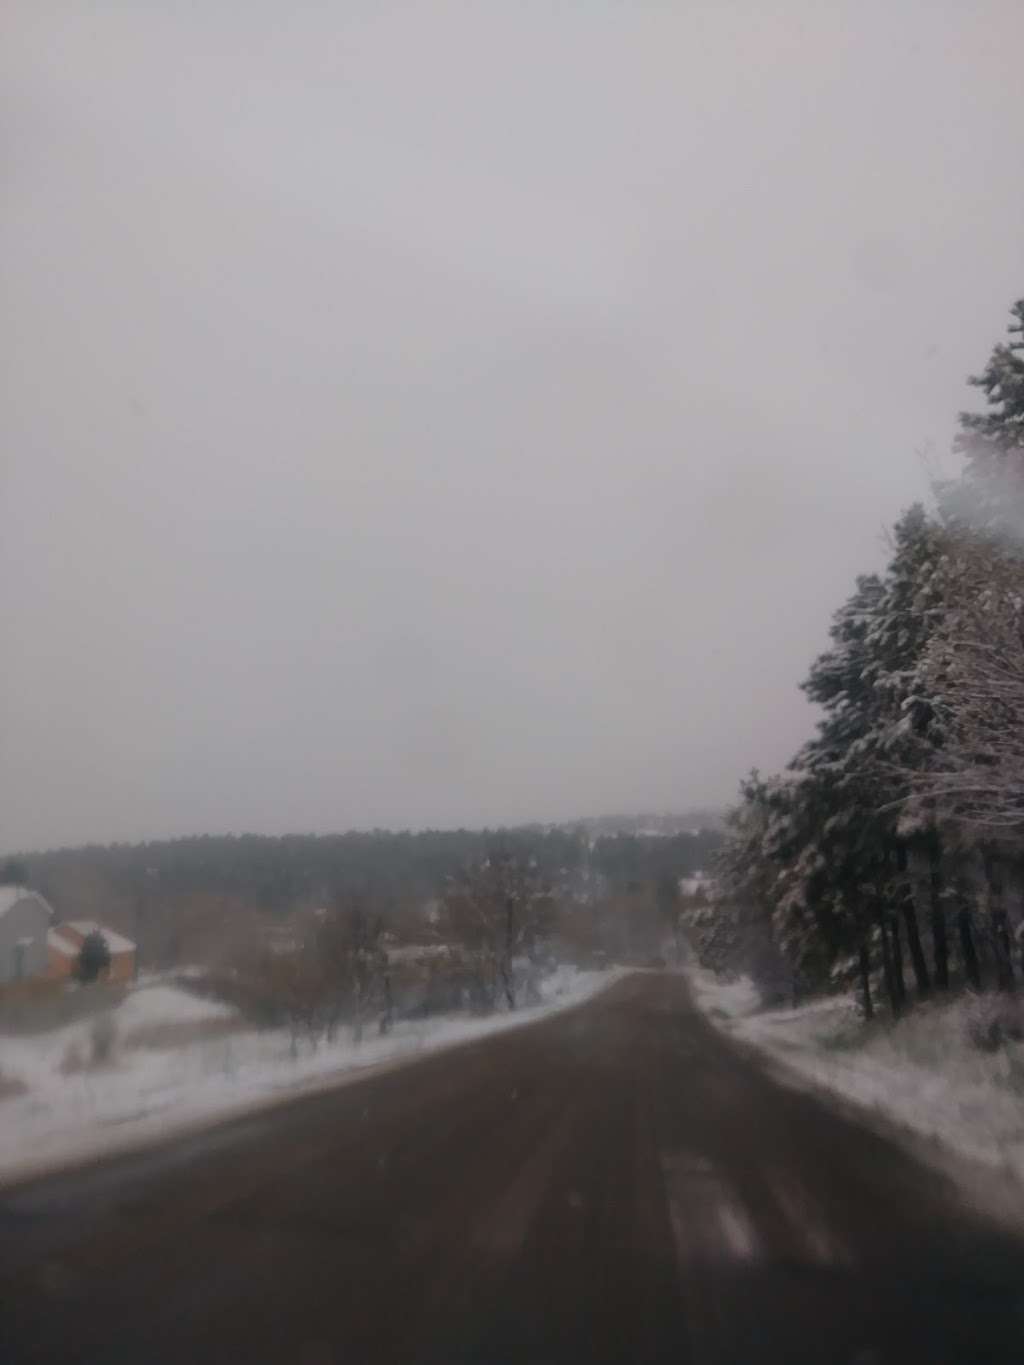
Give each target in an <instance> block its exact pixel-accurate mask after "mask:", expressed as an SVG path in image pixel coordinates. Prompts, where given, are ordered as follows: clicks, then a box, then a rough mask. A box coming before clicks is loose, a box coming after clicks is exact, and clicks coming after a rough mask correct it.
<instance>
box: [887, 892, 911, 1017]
mask: <svg viewBox="0 0 1024 1365" xmlns="http://www.w3.org/2000/svg"><path fill="white" fill-rule="evenodd" d="M888 920H889V929H890V932H891V934H892V979H893V986H894V989H895V993H896V999H897V1000H898V1001H899V1013H901V1014H902V1013H903V1009H904V1007H905V1005H906V1003H907V983H906V981H905V980H904V979H903V944H902V943H901V942H900V922H899V918H898V916H897V915H895V914H894V913H892V912H891V911H890V913H889V915H888Z"/></svg>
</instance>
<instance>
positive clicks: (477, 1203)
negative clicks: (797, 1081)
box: [0, 975, 1024, 1365]
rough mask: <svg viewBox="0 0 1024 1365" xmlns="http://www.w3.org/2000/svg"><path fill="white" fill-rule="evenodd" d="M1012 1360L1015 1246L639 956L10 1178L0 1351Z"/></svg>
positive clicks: (869, 1362)
mask: <svg viewBox="0 0 1024 1365" xmlns="http://www.w3.org/2000/svg"><path fill="white" fill-rule="evenodd" d="M1021 1360H1024V1248H1022V1246H1021V1245H1020V1244H1019V1243H1017V1242H1016V1241H1014V1240H1012V1239H1010V1238H1009V1237H1008V1236H1007V1235H1006V1234H1004V1233H1001V1232H1000V1231H998V1230H997V1229H996V1228H994V1227H992V1226H987V1225H986V1224H985V1223H984V1222H983V1221H981V1220H980V1219H979V1217H978V1216H977V1215H974V1214H972V1213H971V1212H970V1211H969V1210H968V1209H966V1208H965V1207H964V1206H963V1204H962V1203H961V1202H959V1201H958V1199H957V1196H956V1194H955V1191H954V1190H953V1189H952V1187H951V1186H950V1185H949V1184H948V1183H947V1182H946V1181H945V1180H944V1178H943V1177H942V1176H940V1175H939V1174H937V1173H936V1172H934V1171H933V1170H931V1169H930V1168H927V1167H925V1166H922V1165H920V1164H918V1163H917V1162H915V1161H914V1160H913V1159H912V1158H911V1157H910V1156H909V1155H907V1154H906V1153H905V1152H904V1151H903V1150H902V1149H901V1148H899V1147H897V1146H895V1145H892V1144H890V1143H887V1142H886V1141H884V1140H883V1139H882V1138H880V1137H878V1136H876V1135H875V1134H873V1133H872V1132H871V1131H869V1130H868V1129H865V1128H862V1127H860V1126H858V1125H856V1124H854V1123H852V1122H850V1121H849V1120H848V1119H846V1118H844V1117H842V1116H840V1115H839V1114H837V1113H833V1112H832V1111H831V1110H830V1109H828V1108H827V1107H826V1106H824V1105H822V1104H821V1103H819V1102H818V1101H816V1100H815V1099H814V1098H812V1097H810V1096H808V1095H806V1094H801V1093H798V1092H796V1091H792V1090H789V1089H787V1088H785V1087H782V1086H780V1085H778V1084H777V1083H775V1082H774V1081H773V1080H772V1079H771V1078H770V1077H769V1076H768V1075H767V1074H765V1073H764V1072H763V1071H761V1070H760V1069H759V1068H758V1067H757V1066H756V1065H755V1064H754V1063H753V1062H752V1061H751V1060H750V1059H748V1058H747V1057H746V1056H745V1055H743V1054H742V1053H741V1052H739V1051H737V1050H736V1049H735V1048H734V1047H733V1046H732V1045H731V1044H729V1043H728V1042H727V1041H726V1040H724V1039H723V1038H722V1037H720V1036H719V1035H718V1034H716V1033H715V1032H714V1031H713V1030H712V1029H711V1028H709V1027H708V1026H707V1025H706V1024H705V1023H704V1022H703V1020H702V1019H701V1018H700V1017H699V1016H698V1015H697V1014H696V1013H695V1012H694V1011H693V1009H692V1008H691V1006H690V1003H689V1000H688V998H687V995H686V989H685V986H684V984H683V983H682V981H681V980H680V979H679V978H677V977H672V976H659V975H637V976H633V977H630V978H628V979H626V980H624V981H622V982H620V983H619V984H618V985H617V986H615V987H613V988H612V989H611V990H610V991H608V992H606V993H605V994H604V995H603V996H600V997H599V998H597V999H595V1000H593V1001H591V1002H590V1003H589V1004H587V1005H584V1006H582V1007H579V1008H577V1009H574V1010H571V1011H569V1012H566V1013H564V1014H562V1015H558V1016H555V1017H553V1018H551V1019H549V1020H546V1021H544V1022H541V1023H538V1024H535V1025H532V1026H529V1027H526V1028H522V1029H518V1030H515V1031H512V1032H508V1033H504V1034H500V1035H497V1036H496V1037H492V1038H490V1039H488V1040H485V1041H483V1042H480V1043H478V1044H472V1045H469V1046H466V1047H462V1048H459V1049H456V1050H454V1051H450V1052H447V1053H442V1054H438V1055H436V1056H434V1057H430V1058H427V1059H425V1060H423V1061H421V1062H418V1063H417V1064H415V1065H413V1066H408V1067H404V1068H402V1069H399V1070H394V1071H390V1072H387V1073H383V1074H379V1075H376V1076H373V1077H370V1078H368V1079H367V1080H365V1081H362V1082H360V1083H358V1084H355V1085H350V1086H346V1087H344V1088H342V1089H339V1090H336V1091H334V1092H332V1093H328V1094H325V1095H321V1096H317V1097H315V1098H310V1099H306V1100H302V1101H298V1102H296V1103H295V1104H293V1105H289V1106H287V1107H283V1108H278V1109H275V1110H272V1111H268V1112H265V1113H264V1114H262V1115H260V1116H258V1117H254V1118H250V1119H247V1120H244V1121H241V1122H236V1123H233V1124H228V1125H225V1126H223V1127H220V1128H217V1129H214V1130H211V1131H210V1132H209V1133H207V1134H205V1135H203V1136H202V1137H201V1138H197V1139H191V1140H189V1141H186V1142H177V1143H168V1144H167V1146H165V1147H163V1148H160V1149H156V1150H153V1151H150V1152H148V1153H146V1154H144V1155H143V1154H139V1155H136V1156H133V1157H126V1158H122V1159H120V1160H117V1161H110V1162H106V1163H103V1164H99V1165H96V1166H93V1167H90V1168H87V1169H84V1170H81V1171H77V1172H67V1173H64V1174H62V1175H59V1176H56V1177H51V1178H48V1179H46V1180H42V1181H37V1182H34V1183H32V1184H29V1185H24V1186H21V1187H19V1188H16V1189H13V1190H8V1191H6V1192H5V1193H4V1194H3V1195H2V1196H0V1362H2V1365H21V1362H25V1361H81V1362H88V1365H103V1363H104V1362H132V1365H163V1363H164V1362H182V1363H183V1365H184V1362H188V1365H201V1363H202V1362H218V1365H229V1363H233V1362H239V1365H257V1363H258V1362H264V1361H265V1362H274V1365H341V1362H345V1365H356V1363H361V1362H377V1361H388V1362H391V1361H394V1362H429V1363H430V1365H463V1362H478V1363H479V1365H499V1363H500V1365H505V1362H522V1363H523V1365H561V1362H570V1361H571V1362H590V1361H600V1362H611V1361H615V1362H629V1363H630V1365H643V1363H644V1362H649V1361H658V1362H660V1361H672V1362H678V1363H679V1365H685V1362H694V1363H695V1365H705V1362H715V1363H716V1365H717V1362H744V1365H746V1363H747V1362H762V1361H766V1362H773V1363H774V1362H779V1363H780V1365H783V1363H784V1365H800V1362H812V1361H813V1362H831V1361H836V1362H843V1363H844V1365H852V1363H853V1362H856V1365H883V1363H885V1362H897V1361H898V1362H917V1361H920V1362H929V1365H931V1363H932V1362H950V1365H953V1363H954V1362H955V1365H973V1362H981V1361H986V1362H987V1361H1008V1362H1009V1361H1013V1362H1017V1363H1018V1365H1019V1362H1020V1361H1021Z"/></svg>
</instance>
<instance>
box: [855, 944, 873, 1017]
mask: <svg viewBox="0 0 1024 1365" xmlns="http://www.w3.org/2000/svg"><path fill="white" fill-rule="evenodd" d="M857 956H858V959H859V965H860V989H861V995H862V998H863V1001H864V1018H865V1019H873V1018H874V1017H875V1006H874V1003H873V1002H872V999H871V955H870V953H869V952H868V945H867V942H866V940H863V939H862V940H861V945H860V948H859V949H858V953H857Z"/></svg>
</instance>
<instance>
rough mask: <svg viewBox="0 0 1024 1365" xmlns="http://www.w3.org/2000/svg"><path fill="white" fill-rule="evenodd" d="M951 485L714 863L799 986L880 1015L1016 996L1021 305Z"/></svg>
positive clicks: (745, 796) (1021, 881)
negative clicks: (956, 989) (942, 997)
mask: <svg viewBox="0 0 1024 1365" xmlns="http://www.w3.org/2000/svg"><path fill="white" fill-rule="evenodd" d="M969 382H970V383H971V384H972V385H974V386H975V387H976V388H978V389H979V390H980V391H981V392H982V394H983V395H984V399H985V407H984V410H982V411H980V412H965V413H963V414H961V416H960V419H959V426H960V432H959V438H958V441H957V448H958V450H959V451H960V452H961V454H962V455H963V457H964V466H963V471H962V473H961V475H960V476H959V477H958V478H955V479H951V480H947V481H944V482H941V483H938V484H937V485H936V487H935V490H934V492H935V498H934V503H935V505H934V507H933V508H932V509H931V510H926V509H925V508H923V507H921V506H914V507H911V508H909V509H908V510H907V511H906V512H905V513H904V514H903V515H902V516H901V517H900V519H899V520H898V522H897V523H896V525H895V526H894V527H893V529H892V532H891V537H890V545H889V548H890V555H889V561H888V564H887V566H886V568H885V571H884V572H883V573H882V574H880V575H879V574H866V575H863V576H862V577H860V578H858V580H857V582H856V584H855V585H854V589H853V592H852V593H851V595H850V597H849V598H848V599H847V601H846V602H845V603H843V604H842V605H841V606H840V607H839V608H838V610H837V611H836V613H835V616H834V618H833V622H832V627H831V631H830V644H829V648H828V649H827V650H826V651H825V652H824V653H823V654H822V655H820V656H819V657H818V658H817V659H816V660H814V662H813V663H812V665H811V667H810V669H809V671H808V674H807V677H806V679H805V680H804V682H803V689H804V691H805V692H806V694H807V696H808V697H809V698H810V699H811V700H812V701H813V702H815V703H817V704H818V706H819V707H820V708H821V711H822V716H821V720H820V722H819V724H818V728H817V732H816V734H815V735H814V736H813V737H812V738H811V739H809V740H808V741H807V743H806V744H805V745H804V746H803V747H802V748H801V749H800V751H799V752H798V753H797V754H796V755H795V756H794V757H793V759H792V761H791V763H790V764H789V766H788V768H787V769H786V770H785V771H784V772H783V773H781V774H778V775H775V776H771V777H764V776H762V775H761V774H759V773H756V772H755V773H753V774H751V776H750V777H749V778H748V779H747V780H746V781H745V782H744V783H743V785H742V787H741V793H740V795H741V799H740V803H739V805H738V806H737V808H736V809H735V811H733V813H732V815H731V817H730V826H729V836H728V840H727V843H726V846H725V849H724V850H723V853H722V855H721V858H720V863H719V866H720V873H721V876H722V879H723V883H724V886H725V889H726V891H727V893H728V898H729V907H728V909H726V908H724V907H723V910H722V915H723V916H726V917H728V916H732V922H733V924H734V927H735V928H736V929H737V932H738V931H739V929H740V928H741V927H747V928H749V926H751V925H756V926H758V927H759V928H760V929H761V931H762V932H763V933H764V934H765V935H766V936H767V937H769V938H770V939H771V941H772V943H773V944H774V945H775V946H776V947H777V949H778V950H779V951H780V953H781V954H782V957H783V959H784V961H785V963H786V964H787V969H788V973H789V985H790V989H791V990H793V991H794V992H798V991H801V990H808V989H820V988H824V987H827V986H828V985H830V984H833V985H834V984H842V983H846V982H849V981H851V980H854V979H855V980H856V981H857V982H858V985H859V990H860V994H861V999H862V1002H863V1008H864V1012H865V1013H866V1014H867V1015H869V1016H870V1015H871V1014H872V1013H873V1011H874V1009H875V1006H876V1000H875V995H876V992H877V988H878V987H879V986H880V988H881V991H882V993H883V995H884V998H885V1000H886V1002H887V1005H888V1008H889V1010H890V1011H891V1013H892V1014H893V1015H898V1014H900V1013H901V1012H902V1011H903V1010H905V1009H906V1008H907V1007H908V1005H909V1004H910V1003H911V1002H912V1001H913V1000H915V999H918V1000H921V999H925V998H927V997H928V996H930V995H932V994H934V993H936V992H939V993H941V992H944V991H947V990H949V989H950V987H951V986H954V985H956V984H959V983H963V984H966V985H969V986H973V987H979V986H990V985H991V986H995V987H998V988H999V989H1000V990H1003V991H1011V990H1013V989H1014V987H1015V985H1016V983H1017V980H1018V978H1019V975H1020V972H1021V970H1022V966H1024V963H1022V959H1021V941H1020V934H1021V926H1022V923H1024V921H1022V915H1021V906H1022V897H1024V859H1022V856H1021V841H1020V836H1021V832H1022V829H1024V740H1022V733H1024V731H1022V722H1024V300H1021V301H1020V302H1018V303H1016V304H1015V305H1014V306H1013V308H1012V310H1011V320H1010V325H1009V340H1008V341H1007V342H1005V343H1003V344H1000V345H997V346H996V347H995V348H994V350H993V352H992V354H991V356H990V358H989V361H988V363H987V365H986V366H985V368H984V369H983V370H982V372H981V373H980V374H979V375H977V376H975V377H973V378H972V379H971V380H970V381H969Z"/></svg>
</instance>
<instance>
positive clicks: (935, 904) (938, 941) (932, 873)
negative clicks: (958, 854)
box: [928, 835, 949, 991]
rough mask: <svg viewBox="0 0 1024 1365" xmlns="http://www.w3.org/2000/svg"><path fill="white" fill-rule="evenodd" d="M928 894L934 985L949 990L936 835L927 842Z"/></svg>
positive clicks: (940, 866) (940, 861)
mask: <svg viewBox="0 0 1024 1365" xmlns="http://www.w3.org/2000/svg"><path fill="white" fill-rule="evenodd" d="M928 894H929V899H930V900H931V927H932V953H933V961H934V965H935V984H936V986H937V987H938V988H939V990H940V991H948V990H949V939H948V937H947V935H946V907H945V905H944V904H943V900H942V846H941V845H940V843H939V838H938V835H932V837H931V838H930V839H929V841H928Z"/></svg>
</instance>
